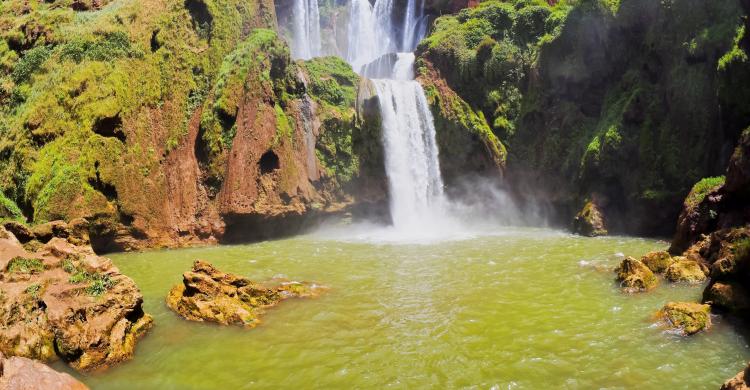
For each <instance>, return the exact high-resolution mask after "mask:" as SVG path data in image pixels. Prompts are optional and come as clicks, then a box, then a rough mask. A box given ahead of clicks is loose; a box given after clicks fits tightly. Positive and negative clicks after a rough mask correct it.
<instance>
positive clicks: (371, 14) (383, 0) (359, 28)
mask: <svg viewBox="0 0 750 390" xmlns="http://www.w3.org/2000/svg"><path fill="white" fill-rule="evenodd" d="M351 1H352V2H351V5H350V11H349V45H348V48H347V54H346V60H347V61H348V62H349V64H351V65H352V68H354V70H355V71H356V72H360V71H361V70H362V67H363V66H365V65H367V64H368V63H370V62H372V61H374V60H376V59H377V58H378V57H380V56H382V55H384V54H388V53H393V52H396V51H397V48H396V46H395V42H396V39H395V37H394V33H393V25H392V24H393V23H392V22H391V20H392V16H393V15H392V14H393V0H377V1H376V2H375V5H371V4H370V2H369V1H368V0H351Z"/></svg>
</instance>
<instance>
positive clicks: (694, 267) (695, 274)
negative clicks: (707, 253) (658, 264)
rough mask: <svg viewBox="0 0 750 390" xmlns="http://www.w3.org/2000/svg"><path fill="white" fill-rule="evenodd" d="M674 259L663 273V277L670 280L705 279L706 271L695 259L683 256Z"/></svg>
mask: <svg viewBox="0 0 750 390" xmlns="http://www.w3.org/2000/svg"><path fill="white" fill-rule="evenodd" d="M675 260H676V261H675V262H674V263H672V264H671V265H670V266H669V267H668V268H667V271H666V272H665V273H664V277H666V278H667V280H669V281H670V282H688V283H700V282H703V281H704V280H706V273H705V272H704V270H703V268H702V267H701V265H700V263H698V262H697V261H693V260H688V259H687V258H685V257H677V258H676V259H675Z"/></svg>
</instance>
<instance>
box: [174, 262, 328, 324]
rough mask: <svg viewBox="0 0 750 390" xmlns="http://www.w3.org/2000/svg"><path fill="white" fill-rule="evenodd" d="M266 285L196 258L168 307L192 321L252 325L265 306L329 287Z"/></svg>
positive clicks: (280, 282) (313, 294)
mask: <svg viewBox="0 0 750 390" xmlns="http://www.w3.org/2000/svg"><path fill="white" fill-rule="evenodd" d="M272 282H273V284H275V286H274V287H266V286H263V285H261V284H258V283H256V282H254V281H252V280H250V279H247V278H244V277H241V276H237V275H233V274H228V273H224V272H221V271H219V270H218V269H216V268H215V267H214V266H212V265H211V264H209V263H207V262H205V261H201V260H197V261H196V262H195V263H194V264H193V268H192V270H190V271H188V272H185V273H184V274H183V282H182V284H178V285H176V286H174V287H173V288H172V290H171V291H170V292H169V295H168V296H167V306H169V307H170V308H171V309H172V310H174V311H175V312H176V313H177V314H179V315H180V316H182V317H183V318H185V319H187V320H190V321H207V322H215V323H218V324H221V325H240V326H244V327H246V328H253V327H255V326H257V325H258V324H259V323H260V319H259V317H260V316H261V315H262V314H263V313H264V311H265V309H267V308H270V307H272V306H275V305H277V304H278V303H279V302H281V301H282V300H284V299H287V298H292V297H315V296H318V295H320V294H321V293H322V292H324V291H325V290H327V288H326V287H323V286H319V285H316V284H312V283H299V282H291V281H287V280H278V279H276V280H273V281H272Z"/></svg>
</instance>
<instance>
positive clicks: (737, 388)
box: [721, 365, 750, 390]
mask: <svg viewBox="0 0 750 390" xmlns="http://www.w3.org/2000/svg"><path fill="white" fill-rule="evenodd" d="M748 380H750V365H748V366H747V367H746V368H745V369H744V370H742V371H740V372H738V373H737V375H735V376H734V377H733V378H731V379H728V380H727V381H726V382H724V384H722V385H721V390H748V389H750V382H748Z"/></svg>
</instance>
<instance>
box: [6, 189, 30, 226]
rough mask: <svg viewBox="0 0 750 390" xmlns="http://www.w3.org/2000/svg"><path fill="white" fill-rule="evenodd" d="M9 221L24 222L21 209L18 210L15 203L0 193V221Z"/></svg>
mask: <svg viewBox="0 0 750 390" xmlns="http://www.w3.org/2000/svg"><path fill="white" fill-rule="evenodd" d="M3 219H10V220H15V221H21V222H23V221H25V220H26V218H24V216H23V213H22V212H21V209H19V208H18V205H16V203H15V202H13V201H12V200H10V199H8V198H7V197H6V196H5V194H3V193H2V192H0V220H3Z"/></svg>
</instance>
